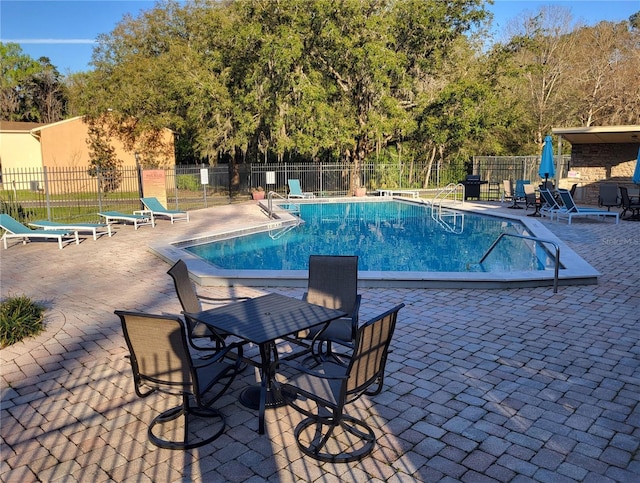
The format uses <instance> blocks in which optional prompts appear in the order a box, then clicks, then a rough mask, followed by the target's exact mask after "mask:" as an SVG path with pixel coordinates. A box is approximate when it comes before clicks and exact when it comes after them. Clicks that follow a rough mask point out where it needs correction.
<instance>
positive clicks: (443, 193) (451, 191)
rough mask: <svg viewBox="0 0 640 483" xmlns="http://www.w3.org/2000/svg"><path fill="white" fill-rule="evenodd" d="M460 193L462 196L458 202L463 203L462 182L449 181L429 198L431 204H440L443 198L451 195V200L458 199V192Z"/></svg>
mask: <svg viewBox="0 0 640 483" xmlns="http://www.w3.org/2000/svg"><path fill="white" fill-rule="evenodd" d="M460 192H461V193H462V197H461V199H460V202H461V203H462V204H464V185H463V184H462V183H449V184H448V185H447V186H445V187H444V188H442V189H441V190H440V191H438V194H436V195H435V196H434V197H433V199H432V200H431V204H432V205H434V206H435V205H436V204H437V205H438V206H441V205H442V202H443V201H444V200H448V199H450V196H451V195H453V201H458V193H460Z"/></svg>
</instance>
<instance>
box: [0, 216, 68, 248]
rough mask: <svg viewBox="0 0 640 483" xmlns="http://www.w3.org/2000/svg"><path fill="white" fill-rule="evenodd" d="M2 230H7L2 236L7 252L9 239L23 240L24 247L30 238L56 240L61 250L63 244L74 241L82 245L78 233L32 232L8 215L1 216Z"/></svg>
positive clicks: (59, 231)
mask: <svg viewBox="0 0 640 483" xmlns="http://www.w3.org/2000/svg"><path fill="white" fill-rule="evenodd" d="M0 228H2V229H3V230H5V233H4V235H2V241H3V242H4V249H5V250H6V249H7V239H8V238H22V243H23V245H26V244H27V242H28V241H29V239H30V238H56V239H57V240H58V246H59V247H60V249H61V250H62V246H63V244H66V243H71V242H72V241H74V240H75V242H76V245H78V244H79V243H80V239H79V238H78V232H77V231H75V230H32V229H31V228H29V227H28V226H25V225H23V224H22V223H20V222H19V221H17V220H16V219H14V218H13V217H12V216H11V215H7V214H0Z"/></svg>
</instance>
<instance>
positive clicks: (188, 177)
mask: <svg viewBox="0 0 640 483" xmlns="http://www.w3.org/2000/svg"><path fill="white" fill-rule="evenodd" d="M176 185H177V187H178V189H179V190H188V191H198V190H200V189H202V186H201V185H200V178H199V177H198V176H197V175H195V174H179V175H177V176H176Z"/></svg>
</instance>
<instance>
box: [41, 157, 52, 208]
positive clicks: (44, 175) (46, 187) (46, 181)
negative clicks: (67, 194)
mask: <svg viewBox="0 0 640 483" xmlns="http://www.w3.org/2000/svg"><path fill="white" fill-rule="evenodd" d="M42 178H43V180H44V196H45V201H46V204H47V220H49V221H51V197H50V196H49V176H48V175H47V167H46V166H43V167H42Z"/></svg>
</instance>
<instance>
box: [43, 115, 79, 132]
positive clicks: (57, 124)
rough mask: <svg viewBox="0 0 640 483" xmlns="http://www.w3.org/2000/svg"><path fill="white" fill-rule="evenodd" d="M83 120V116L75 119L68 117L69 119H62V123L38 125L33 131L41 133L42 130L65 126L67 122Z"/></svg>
mask: <svg viewBox="0 0 640 483" xmlns="http://www.w3.org/2000/svg"><path fill="white" fill-rule="evenodd" d="M82 118H84V116H76V117H70V118H69V119H63V120H62V121H56V122H52V123H49V124H40V125H38V126H36V127H35V128H34V129H33V130H34V131H42V130H43V129H48V128H50V127H54V126H59V125H60V124H66V123H69V122H74V121H77V120H78V119H82Z"/></svg>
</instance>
